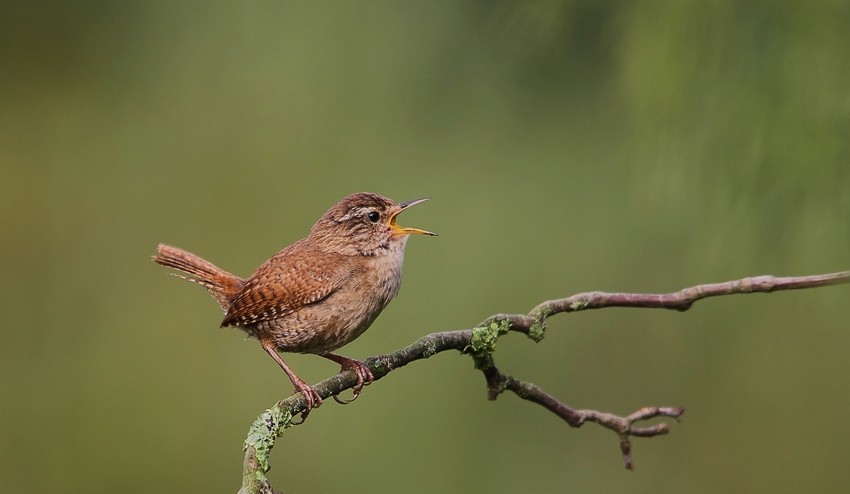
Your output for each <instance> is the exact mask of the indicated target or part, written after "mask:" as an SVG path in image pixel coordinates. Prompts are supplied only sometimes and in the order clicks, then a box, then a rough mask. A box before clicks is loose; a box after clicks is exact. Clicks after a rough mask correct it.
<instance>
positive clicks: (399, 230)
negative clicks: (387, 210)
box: [389, 197, 437, 237]
mask: <svg viewBox="0 0 850 494" xmlns="http://www.w3.org/2000/svg"><path fill="white" fill-rule="evenodd" d="M428 199H430V197H423V198H421V199H414V200H412V201H407V202H402V203H400V204H399V205H398V211H396V212H395V213H393V214H392V216H390V221H389V225H390V228H392V229H393V233H395V234H396V235H410V234H411V233H418V234H419V235H431V236H432V237H433V236H436V235H437V234H436V233H433V232H429V231H427V230H420V229H419V228H406V227H403V226H400V225H397V224H396V222H395V219H396V217H397V216H398V215H399V214H400V213H401V212H402V211H404V210H405V209H407V208H409V207H410V206H413V205H414V204H419V203H420V202H425V201H427V200H428Z"/></svg>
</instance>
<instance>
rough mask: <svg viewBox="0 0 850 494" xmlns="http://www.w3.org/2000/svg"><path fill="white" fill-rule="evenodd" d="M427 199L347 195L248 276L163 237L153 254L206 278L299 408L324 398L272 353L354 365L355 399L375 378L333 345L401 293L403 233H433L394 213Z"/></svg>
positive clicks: (228, 322) (190, 275) (201, 280)
mask: <svg viewBox="0 0 850 494" xmlns="http://www.w3.org/2000/svg"><path fill="white" fill-rule="evenodd" d="M428 199H429V198H427V197H426V198H422V199H416V200H413V201H407V202H402V203H396V202H394V201H393V200H392V199H389V198H387V197H384V196H382V195H379V194H372V193H368V192H360V193H357V194H352V195H349V196H347V197H344V198H343V199H342V200H341V201H339V202H338V203H337V204H336V205H334V206H333V207H332V208H330V209H329V210H328V211H327V212H326V213H325V214H324V215H322V217H321V218H319V220H318V221H317V222H316V224H315V225H313V228H312V229H311V230H310V234H309V235H308V236H307V237H306V238H303V239H301V240H299V241H297V242H295V243H293V244H292V245H290V246H288V247H286V248H284V249H283V250H281V251H280V252H278V253H277V254H275V255H274V256H273V257H272V258H271V259H269V260H268V261H266V262H265V263H263V265H262V266H260V267H259V268H258V269H257V270H256V271H255V272H254V274H252V275H251V276H250V277H249V278H247V279H245V278H240V277H238V276H236V275H234V274H231V273H228V272H227V271H225V270H223V269H221V268H219V267H217V266H215V265H213V264H212V263H210V262H207V261H205V260H204V259H201V258H200V257H198V256H196V255H194V254H192V253H189V252H187V251H185V250H182V249H178V248H176V247H172V246H170V245H165V244H160V245H159V246H158V247H157V249H156V256H154V257H153V260H154V261H155V262H156V263H158V264H161V265H163V266H168V267H170V268H174V269H177V270H179V271H182V272H183V273H185V275H179V274H176V275H175V276H179V277H181V278H184V279H186V280H189V281H191V282H194V283H197V284H199V285H201V286H203V287H205V288H206V289H207V290H208V291H209V292H210V294H211V295H212V296H213V298H214V299H215V300H216V301H217V302H218V304H219V305H220V306H221V308H222V309H223V310H224V312H225V316H224V320H223V321H222V322H221V327H228V326H235V327H238V328H240V329H242V330H243V331H245V332H246V333H248V335H249V336H251V337H254V338H256V339H257V340H259V342H260V345H262V347H263V349H264V350H265V351H266V352H267V353H268V354H269V355H270V356H271V357H272V358H273V359H274V361H275V362H277V364H278V365H279V366H280V368H281V369H283V372H285V373H286V375H287V376H288V377H289V379H290V380H291V381H292V384H293V385H294V386H295V390H296V391H298V392H300V393H301V394H303V395H304V398H305V399H306V402H307V410H306V411H305V412H304V415H303V416H304V417H306V414H307V413H309V412H310V410H311V409H312V408H315V407H318V406H319V405H321V404H322V398H321V396H319V394H318V393H317V392H316V390H315V389H313V388H312V387H310V386H309V385H308V384H307V383H305V382H304V381H303V380H302V379H301V378H300V377H298V376H297V375H296V374H295V373H294V372H293V371H292V370H291V369H290V368H289V366H287V365H286V363H285V362H284V361H283V358H281V356H280V355H279V354H278V352H294V353H312V354H316V355H319V356H321V357H324V358H327V359H330V360H333V361H334V362H336V363H338V364H340V365H341V366H342V368H341V371H340V372H342V371H346V370H351V371H353V372H354V373H355V374H356V376H357V384H356V386H355V387H354V396H355V398H356V397H357V396H358V395H359V394H360V391H361V390H362V389H363V386H364V385H366V384H369V383H371V382H372V380H373V379H374V376H373V375H372V372H371V371H370V370H369V368H368V367H367V366H366V365H364V364H363V363H361V362H359V361H357V360H353V359H350V358H348V357H343V356H341V355H337V354H334V353H331V352H332V351H334V350H336V349H337V348H340V347H341V346H343V345H345V344H347V343H350V342H351V341H353V340H354V339H355V338H357V337H358V336H360V335H361V334H363V332H364V331H366V329H368V328H369V326H370V325H371V324H372V322H374V321H375V318H377V317H378V315H379V314H380V313H381V311H382V310H383V309H384V307H386V306H387V304H388V303H389V302H390V301H391V300H392V299H393V298H394V297H395V296H396V295H397V294H398V291H399V288H400V286H401V273H402V263H403V261H404V248H405V246H406V245H407V239H408V238H409V235H410V234H420V235H436V234H435V233H432V232H429V231H425V230H420V229H418V228H405V227H402V226H399V225H398V224H397V223H396V217H398V215H399V213H401V212H402V211H404V210H405V209H407V208H409V207H410V206H413V205H414V204H419V203H420V202H423V201H426V200H428ZM335 398H336V397H335Z"/></svg>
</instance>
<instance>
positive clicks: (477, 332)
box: [464, 319, 510, 370]
mask: <svg viewBox="0 0 850 494" xmlns="http://www.w3.org/2000/svg"><path fill="white" fill-rule="evenodd" d="M509 328H510V323H509V322H508V321H507V320H505V319H498V320H495V321H490V322H489V323H487V324H483V325H481V326H477V327H475V328H472V340H471V341H470V342H469V346H468V347H466V349H465V350H464V351H465V352H466V353H468V354H470V355H471V356H472V360H473V362H474V363H475V368H476V369H478V370H484V369H489V368H491V367H493V365H494V364H493V352H495V351H496V342H497V341H498V340H499V337H501V336H502V335H504V334H506V333H507V332H508V329H509Z"/></svg>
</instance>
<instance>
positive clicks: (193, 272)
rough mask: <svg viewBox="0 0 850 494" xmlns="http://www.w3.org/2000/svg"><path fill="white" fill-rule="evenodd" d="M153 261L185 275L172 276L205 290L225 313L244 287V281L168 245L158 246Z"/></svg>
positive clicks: (189, 253) (193, 255)
mask: <svg viewBox="0 0 850 494" xmlns="http://www.w3.org/2000/svg"><path fill="white" fill-rule="evenodd" d="M153 260H154V262H155V263H157V264H161V265H163V266H168V267H169V268H174V269H176V270H178V271H182V272H184V273H186V275H187V276H184V275H181V274H176V273H175V274H174V276H177V277H180V278H183V279H184V280H189V281H191V282H192V283H197V284H199V285H201V286H202V287H204V288H206V289H207V290H208V291H209V292H210V295H212V296H213V298H214V299H215V300H216V302H218V305H220V306H221V308H222V309H224V311H225V312H227V309H228V308H229V307H230V304H231V302H233V300H234V299H235V298H236V296H237V295H239V292H240V291H242V287H243V286H244V285H245V280H244V279H242V278H240V277H238V276H236V275H234V274H231V273H228V272H227V271H225V270H223V269H221V268H219V267H218V266H216V265H215V264H213V263H211V262H209V261H206V260H204V259H201V258H200V257H198V256H196V255H195V254H192V253H191V252H186V251H185V250H183V249H178V248H177V247H172V246H170V245H166V244H159V245H158V246H157V248H156V255H155V256H153Z"/></svg>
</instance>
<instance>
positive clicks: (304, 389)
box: [261, 341, 322, 422]
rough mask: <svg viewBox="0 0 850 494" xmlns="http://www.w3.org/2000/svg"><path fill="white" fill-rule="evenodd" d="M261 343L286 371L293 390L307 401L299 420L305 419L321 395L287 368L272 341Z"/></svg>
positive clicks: (318, 402) (320, 402) (319, 403)
mask: <svg viewBox="0 0 850 494" xmlns="http://www.w3.org/2000/svg"><path fill="white" fill-rule="evenodd" d="M261 344H262V346H263V350H265V351H266V352H267V353H268V354H269V355H271V357H272V358H273V359H274V361H275V362H277V365H279V366H280V368H281V369H283V372H286V375H287V376H289V380H290V381H292V384H293V385H294V386H295V390H296V391H298V392H299V393H301V394H302V395H304V399H305V400H306V401H307V409H306V410H304V413H302V414H301V422H304V420H305V419H307V415H309V414H310V410H312V409H313V408H318V407H319V406H321V404H322V397H321V396H319V393H317V392H316V390H315V389H313V388H312V387H310V385H309V384H307V383H305V382H304V381H303V380H302V379H301V378H300V377H298V376H296V375H295V373H294V372H292V371H291V370H289V367H287V366H286V363H285V362H284V361H283V359H282V358H280V355H278V353H277V350H275V346H274V343H272V342H270V341H263V342H261Z"/></svg>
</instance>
